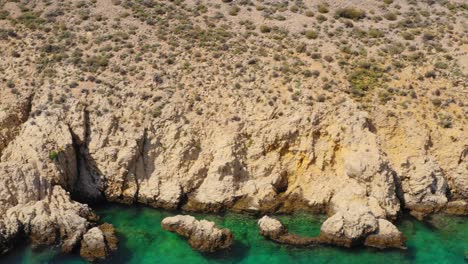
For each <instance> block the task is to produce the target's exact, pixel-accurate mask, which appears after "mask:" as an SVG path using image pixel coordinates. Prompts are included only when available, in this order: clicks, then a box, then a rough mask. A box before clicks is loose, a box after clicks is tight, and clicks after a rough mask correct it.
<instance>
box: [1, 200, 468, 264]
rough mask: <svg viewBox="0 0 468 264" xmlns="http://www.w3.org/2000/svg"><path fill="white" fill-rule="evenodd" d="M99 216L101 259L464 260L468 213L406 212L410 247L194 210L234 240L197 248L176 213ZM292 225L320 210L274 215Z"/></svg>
mask: <svg viewBox="0 0 468 264" xmlns="http://www.w3.org/2000/svg"><path fill="white" fill-rule="evenodd" d="M96 211H97V213H98V214H99V215H100V216H101V217H102V221H104V222H109V223H112V224H113V225H114V226H115V227H116V228H117V230H118V236H119V239H120V245H119V250H118V251H117V252H116V253H115V254H114V255H113V256H112V257H111V258H109V259H108V260H106V261H105V262H104V263H135V264H137V263H138V264H141V263H189V264H197V263H255V264H261V263H268V264H275V263H281V264H286V263H359V264H365V263H465V264H466V263H468V261H467V260H465V255H467V256H466V257H467V258H468V221H467V220H468V219H467V218H462V217H448V216H442V215H440V216H435V217H434V218H433V219H432V220H431V222H430V223H422V222H419V221H416V220H415V219H413V218H409V217H407V218H404V219H402V220H401V221H400V223H399V228H400V230H402V231H403V232H404V234H405V235H406V236H407V237H408V239H409V240H408V243H407V246H408V250H406V251H401V250H384V251H382V250H376V249H366V248H358V249H352V250H350V249H341V248H335V247H322V246H318V247H310V248H294V247H289V246H285V245H278V244H275V243H273V242H271V241H268V240H265V239H264V238H263V237H261V236H260V235H259V234H258V229H257V224H256V218H255V217H250V216H245V215H239V214H233V213H227V214H226V215H223V216H216V215H202V214H196V215H195V217H197V218H205V219H208V220H212V221H215V222H216V223H217V224H218V225H220V226H223V227H227V228H229V229H231V231H232V232H233V233H234V238H235V244H234V246H233V248H232V249H231V250H229V251H224V252H219V253H216V254H201V253H198V252H196V251H194V250H192V249H191V248H190V246H189V245H188V243H187V242H186V240H185V239H184V238H182V237H179V236H178V235H176V234H173V233H170V232H167V231H164V230H163V229H162V228H161V226H160V223H161V220H162V219H163V218H164V217H167V216H171V215H174V214H175V213H171V212H165V211H161V210H156V209H151V208H145V207H126V206H121V205H111V206H108V207H106V208H102V209H98V210H96ZM278 218H280V219H281V221H282V222H283V223H284V224H286V225H287V226H288V228H289V230H290V231H292V232H295V233H298V234H302V235H317V234H318V233H319V229H320V225H321V223H322V222H323V221H324V217H323V216H316V215H310V214H295V215H290V216H287V215H282V216H278ZM0 263H84V262H83V261H82V260H81V259H80V258H79V256H77V255H71V256H70V255H63V254H59V253H58V251H57V250H55V249H47V250H43V251H37V250H36V251H34V250H32V249H31V248H30V247H28V246H24V247H21V248H19V249H17V250H16V251H14V252H12V253H11V254H9V255H6V256H2V257H1V259H0Z"/></svg>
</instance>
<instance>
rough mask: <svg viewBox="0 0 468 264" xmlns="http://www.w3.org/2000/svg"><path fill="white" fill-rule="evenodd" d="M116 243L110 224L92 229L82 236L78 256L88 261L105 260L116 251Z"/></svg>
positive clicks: (113, 230)
mask: <svg viewBox="0 0 468 264" xmlns="http://www.w3.org/2000/svg"><path fill="white" fill-rule="evenodd" d="M117 242H118V240H117V237H116V236H115V229H114V227H113V226H112V225H111V224H103V225H101V226H99V227H93V228H91V229H90V230H88V232H86V234H84V235H83V239H82V240H81V249H80V256H81V257H83V258H84V259H86V260H88V261H95V260H97V259H105V258H106V257H107V256H109V254H110V253H111V252H112V251H114V250H116V249H117Z"/></svg>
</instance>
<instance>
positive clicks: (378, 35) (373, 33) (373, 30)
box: [367, 28, 384, 38]
mask: <svg viewBox="0 0 468 264" xmlns="http://www.w3.org/2000/svg"><path fill="white" fill-rule="evenodd" d="M367 34H368V35H369V37H371V38H381V37H383V36H384V33H383V31H381V30H379V29H376V28H371V29H369V31H368V32H367Z"/></svg>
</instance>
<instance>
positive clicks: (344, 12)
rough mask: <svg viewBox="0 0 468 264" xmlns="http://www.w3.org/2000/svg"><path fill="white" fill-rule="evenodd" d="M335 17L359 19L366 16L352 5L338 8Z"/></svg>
mask: <svg viewBox="0 0 468 264" xmlns="http://www.w3.org/2000/svg"><path fill="white" fill-rule="evenodd" d="M336 16H337V17H342V18H348V19H353V20H359V19H363V18H365V17H366V12H365V11H364V10H361V9H357V8H354V7H347V8H340V9H338V10H337V11H336Z"/></svg>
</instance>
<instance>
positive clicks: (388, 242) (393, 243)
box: [364, 219, 406, 249]
mask: <svg viewBox="0 0 468 264" xmlns="http://www.w3.org/2000/svg"><path fill="white" fill-rule="evenodd" d="M378 221H379V229H378V231H377V232H376V233H374V234H370V235H369V236H367V238H366V240H365V242H364V245H366V246H369V247H376V248H381V249H383V248H400V249H406V247H405V242H406V238H405V236H404V235H403V233H401V232H400V231H399V230H398V228H396V227H395V226H394V225H393V224H392V223H390V222H389V221H387V220H384V219H379V220H378Z"/></svg>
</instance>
